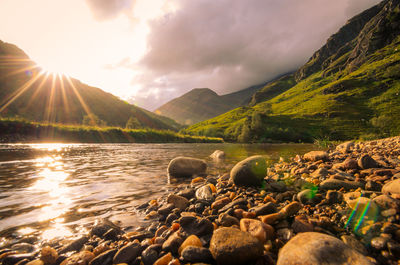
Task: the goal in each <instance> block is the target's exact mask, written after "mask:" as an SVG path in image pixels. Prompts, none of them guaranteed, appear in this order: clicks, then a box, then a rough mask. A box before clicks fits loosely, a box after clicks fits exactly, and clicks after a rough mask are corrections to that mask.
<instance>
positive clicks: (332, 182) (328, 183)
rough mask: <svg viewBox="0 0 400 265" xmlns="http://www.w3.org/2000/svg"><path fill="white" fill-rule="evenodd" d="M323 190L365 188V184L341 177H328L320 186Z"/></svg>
mask: <svg viewBox="0 0 400 265" xmlns="http://www.w3.org/2000/svg"><path fill="white" fill-rule="evenodd" d="M319 187H320V188H321V189H323V190H339V189H341V188H344V189H345V190H351V189H357V188H363V187H364V185H363V184H362V183H361V182H358V181H344V180H339V179H327V180H325V181H323V182H322V183H321V184H320V186H319Z"/></svg>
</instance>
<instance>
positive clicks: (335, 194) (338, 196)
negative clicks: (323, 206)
mask: <svg viewBox="0 0 400 265" xmlns="http://www.w3.org/2000/svg"><path fill="white" fill-rule="evenodd" d="M326 200H327V201H328V203H329V204H334V203H340V202H342V200H343V194H342V193H341V192H339V191H335V190H330V191H328V192H327V193H326Z"/></svg>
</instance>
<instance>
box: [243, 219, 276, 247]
mask: <svg viewBox="0 0 400 265" xmlns="http://www.w3.org/2000/svg"><path fill="white" fill-rule="evenodd" d="M240 230H242V231H243V232H247V233H249V234H250V235H252V236H254V237H255V238H257V239H258V240H260V242H261V243H265V242H267V240H272V239H273V237H274V228H273V227H272V226H270V225H268V224H265V223H263V222H261V221H260V220H256V219H248V218H242V219H240Z"/></svg>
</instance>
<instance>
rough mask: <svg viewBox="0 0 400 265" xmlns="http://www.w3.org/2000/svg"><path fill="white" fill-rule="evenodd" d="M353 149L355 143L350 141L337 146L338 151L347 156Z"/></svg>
mask: <svg viewBox="0 0 400 265" xmlns="http://www.w3.org/2000/svg"><path fill="white" fill-rule="evenodd" d="M353 147H354V142H351V141H349V142H345V143H342V144H339V145H338V146H336V151H339V152H341V153H343V154H345V153H349V152H350V151H351V149H352V148H353Z"/></svg>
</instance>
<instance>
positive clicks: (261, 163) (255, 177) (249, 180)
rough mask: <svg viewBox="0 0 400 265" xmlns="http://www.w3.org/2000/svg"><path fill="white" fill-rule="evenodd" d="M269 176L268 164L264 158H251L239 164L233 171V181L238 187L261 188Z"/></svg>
mask: <svg viewBox="0 0 400 265" xmlns="http://www.w3.org/2000/svg"><path fill="white" fill-rule="evenodd" d="M266 175H267V162H266V160H265V158H264V157H262V156H251V157H249V158H247V159H245V160H242V161H241V162H239V163H237V164H236V165H235V166H234V167H233V168H232V170H231V179H232V181H233V183H234V184H235V185H237V186H246V187H249V186H260V185H261V182H262V180H263V179H264V177H265V176H266Z"/></svg>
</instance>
